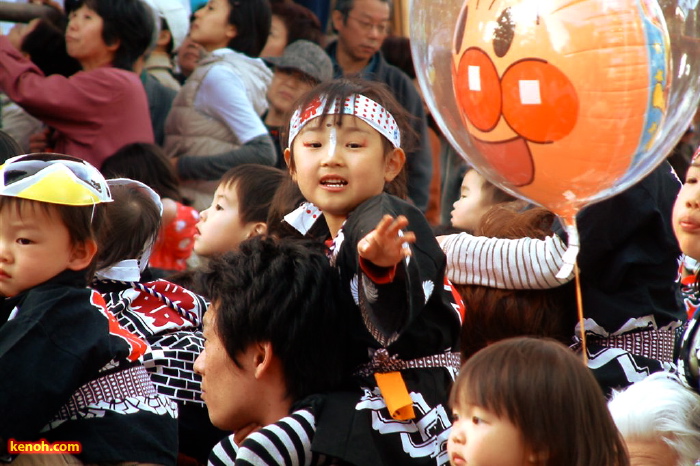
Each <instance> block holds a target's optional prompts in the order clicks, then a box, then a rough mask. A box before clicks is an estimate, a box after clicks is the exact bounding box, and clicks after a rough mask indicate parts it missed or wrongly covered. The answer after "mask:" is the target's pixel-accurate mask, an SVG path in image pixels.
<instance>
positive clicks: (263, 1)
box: [228, 0, 272, 58]
mask: <svg viewBox="0 0 700 466" xmlns="http://www.w3.org/2000/svg"><path fill="white" fill-rule="evenodd" d="M228 4H229V5H230V6H231V13H230V14H229V17H228V22H229V24H232V25H233V26H235V27H236V37H234V38H233V39H231V40H230V41H229V42H228V48H230V49H232V50H235V51H237V52H241V53H243V54H245V55H248V56H249V57H253V58H256V57H258V56H259V55H260V52H262V49H263V48H264V47H265V43H266V42H267V37H268V36H269V35H270V26H271V24H272V10H271V7H270V2H269V1H268V0H228Z"/></svg>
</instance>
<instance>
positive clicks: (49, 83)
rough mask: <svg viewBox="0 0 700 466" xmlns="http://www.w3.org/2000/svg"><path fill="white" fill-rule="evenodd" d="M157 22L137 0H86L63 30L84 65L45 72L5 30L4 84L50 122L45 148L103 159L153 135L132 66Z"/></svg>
mask: <svg viewBox="0 0 700 466" xmlns="http://www.w3.org/2000/svg"><path fill="white" fill-rule="evenodd" d="M153 28H154V20H153V17H152V14H151V12H150V10H149V9H148V7H147V6H146V5H145V4H144V3H143V2H141V1H140V0H121V1H118V2H115V1H113V0H82V1H81V2H79V4H78V6H77V7H76V9H74V10H73V11H72V12H71V13H70V15H69V22H68V28H67V30H66V49H67V52H68V55H70V56H71V57H73V58H75V59H76V60H77V61H78V62H79V63H80V65H81V67H82V71H80V72H78V73H76V74H74V75H73V76H71V77H69V78H66V77H64V76H60V75H51V76H45V75H44V74H43V73H42V72H41V70H39V68H38V67H37V66H36V65H34V64H33V63H32V62H31V60H29V59H28V58H27V57H25V56H24V55H23V54H22V53H21V52H20V51H18V50H17V49H16V48H15V47H14V46H13V45H12V44H11V42H10V41H9V40H8V38H7V37H5V36H0V90H1V91H2V92H4V93H5V94H7V95H8V97H9V98H10V99H11V100H13V101H15V102H16V103H17V104H19V105H20V106H21V107H23V108H24V109H25V110H26V111H27V112H28V113H29V114H31V115H33V116H34V117H36V118H38V119H40V120H42V121H43V122H44V123H46V125H48V126H49V127H50V128H51V129H50V131H49V132H48V139H47V146H48V149H50V150H52V151H55V152H59V153H64V154H70V155H73V156H75V157H80V158H83V159H85V160H87V161H88V162H90V163H91V164H93V165H95V166H96V167H100V166H101V165H102V162H103V161H104V159H105V158H107V157H108V156H109V155H110V154H112V153H114V152H115V151H116V150H117V149H119V148H120V147H122V146H123V145H125V144H128V143H132V142H153V130H152V129H151V120H150V114H149V110H148V101H147V99H146V93H145V91H144V88H143V85H142V84H141V81H140V80H139V77H138V76H137V75H136V74H135V73H133V72H132V71H131V70H132V67H133V65H134V62H135V61H136V59H137V58H139V57H140V56H141V55H142V54H143V53H144V52H145V50H146V48H147V47H148V45H149V44H150V41H151V38H152V34H153Z"/></svg>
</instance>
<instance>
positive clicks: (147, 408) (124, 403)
mask: <svg viewBox="0 0 700 466" xmlns="http://www.w3.org/2000/svg"><path fill="white" fill-rule="evenodd" d="M110 201H111V197H110V192H109V188H108V187H107V184H106V182H105V180H104V178H103V177H102V176H101V175H100V174H99V172H98V171H97V170H96V169H95V168H94V167H93V166H91V165H89V164H88V163H87V162H84V161H83V160H80V159H76V158H73V157H68V156H64V155H59V154H30V155H22V156H18V157H14V158H12V159H9V160H8V161H6V163H5V164H4V165H1V166H0V296H4V297H5V299H3V300H2V301H0V453H5V454H6V453H7V451H6V448H7V441H8V440H9V439H14V440H15V441H37V440H39V439H45V440H46V441H47V442H48V443H54V442H58V441H62V442H66V441H70V442H79V443H80V444H81V445H82V452H81V453H80V454H78V455H77V459H78V460H80V461H83V462H86V463H103V462H115V463H116V462H139V463H159V464H174V463H175V456H176V452H177V422H176V416H177V408H176V407H175V406H174V404H173V402H171V401H170V400H168V399H167V398H166V397H163V396H161V395H158V394H157V392H156V390H155V388H154V386H153V384H152V383H151V380H150V378H149V376H148V373H147V372H146V370H145V368H144V367H143V365H142V364H141V363H140V362H139V358H140V356H141V355H142V354H143V352H144V350H145V349H146V345H145V343H144V342H143V341H142V340H140V339H139V338H137V337H136V336H134V335H133V334H131V333H129V332H128V331H126V330H124V329H123V328H122V327H120V326H119V324H118V323H117V320H116V319H115V317H114V316H113V315H112V314H111V313H110V312H109V311H108V310H107V308H106V306H105V303H104V300H103V299H102V297H101V296H100V295H99V293H97V292H96V291H93V290H91V289H89V288H88V287H87V283H88V279H89V278H90V277H91V275H92V273H93V271H94V257H95V254H96V252H97V242H96V240H95V229H96V228H95V225H99V224H100V222H101V220H102V214H103V212H102V209H101V206H100V204H102V203H104V202H110ZM9 453H13V452H9ZM23 460H29V461H31V460H30V459H29V458H27V457H24V455H20V456H19V457H18V459H17V461H18V463H21V462H22V461H23ZM66 461H68V462H71V461H72V462H75V458H72V459H67V458H65V457H64V456H63V455H42V459H41V462H42V464H54V463H53V462H58V463H60V462H66ZM58 463H56V464H58Z"/></svg>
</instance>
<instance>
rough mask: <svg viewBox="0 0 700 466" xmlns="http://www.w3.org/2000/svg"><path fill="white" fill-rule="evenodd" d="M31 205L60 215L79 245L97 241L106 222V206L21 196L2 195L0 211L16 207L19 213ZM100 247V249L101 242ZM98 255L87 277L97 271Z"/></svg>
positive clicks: (89, 277) (33, 207)
mask: <svg viewBox="0 0 700 466" xmlns="http://www.w3.org/2000/svg"><path fill="white" fill-rule="evenodd" d="M25 206H29V208H30V209H42V210H43V211H44V212H46V213H47V214H48V215H58V218H59V219H60V220H61V222H63V224H64V225H65V226H66V228H67V229H68V235H69V237H70V241H71V244H72V245H78V244H81V243H85V242H87V241H91V240H92V241H96V242H97V232H98V231H99V229H100V228H102V224H103V223H104V206H105V204H97V205H94V206H72V205H63V204H52V203H48V202H39V201H32V200H29V199H22V198H19V197H11V196H2V195H0V211H2V210H3V209H15V210H16V212H17V213H18V215H21V214H22V209H23V208H24V207H25ZM97 244H98V249H99V242H97ZM96 264H97V255H95V257H94V258H93V260H92V263H91V264H90V265H89V266H88V268H87V270H86V272H87V273H86V277H85V278H86V279H88V280H89V279H91V278H92V275H93V274H94V273H95V267H96Z"/></svg>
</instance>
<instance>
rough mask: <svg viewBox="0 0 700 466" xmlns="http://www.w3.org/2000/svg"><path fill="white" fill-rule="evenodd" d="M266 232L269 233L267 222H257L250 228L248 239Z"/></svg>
mask: <svg viewBox="0 0 700 466" xmlns="http://www.w3.org/2000/svg"><path fill="white" fill-rule="evenodd" d="M265 233H267V223H265V222H255V224H254V225H253V227H252V228H251V229H250V230H248V236H246V239H247V238H252V237H254V236H260V235H264V234H265Z"/></svg>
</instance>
